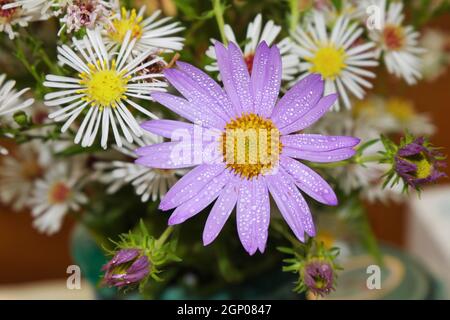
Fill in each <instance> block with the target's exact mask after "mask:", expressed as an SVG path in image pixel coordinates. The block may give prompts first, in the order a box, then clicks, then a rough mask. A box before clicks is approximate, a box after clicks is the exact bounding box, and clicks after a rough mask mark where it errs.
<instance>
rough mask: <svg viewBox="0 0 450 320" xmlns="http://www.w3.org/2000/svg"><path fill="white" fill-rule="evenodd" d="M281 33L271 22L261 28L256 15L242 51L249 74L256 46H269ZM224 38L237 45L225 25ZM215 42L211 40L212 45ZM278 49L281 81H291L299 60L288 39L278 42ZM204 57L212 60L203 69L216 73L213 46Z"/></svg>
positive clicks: (230, 30) (231, 31)
mask: <svg viewBox="0 0 450 320" xmlns="http://www.w3.org/2000/svg"><path fill="white" fill-rule="evenodd" d="M280 32H281V27H280V26H278V25H276V24H275V23H274V22H273V21H272V20H269V21H268V22H267V23H266V24H265V25H264V27H263V25H262V15H261V14H258V15H257V16H256V17H255V19H254V20H253V21H252V22H250V23H249V25H248V27H247V35H246V38H245V41H244V43H245V45H244V49H243V53H244V60H245V63H246V64H247V68H248V69H249V72H250V73H251V71H252V66H253V59H254V57H255V50H256V47H257V46H258V44H260V43H261V42H262V41H265V42H266V43H267V45H268V46H271V45H272V44H273V43H274V42H275V40H276V38H277V37H278V34H279V33H280ZM225 36H226V37H227V40H228V41H231V42H234V43H236V44H239V43H240V42H238V41H237V40H236V36H235V34H234V31H233V29H232V28H231V26H230V25H228V24H227V25H225ZM215 41H216V40H215V39H211V42H212V43H213V44H214V42H215ZM276 45H277V47H278V49H280V54H281V61H282V64H283V74H282V79H283V80H292V79H294V76H295V75H296V74H297V73H298V64H299V60H298V58H297V56H296V55H295V54H293V53H292V43H291V41H290V39H289V38H284V39H283V40H281V41H280V42H278V43H276ZM206 55H207V56H208V57H210V58H211V59H213V60H214V62H213V63H212V64H211V65H208V66H206V67H205V69H206V70H208V71H212V72H217V71H219V68H218V66H217V57H216V52H215V50H214V45H211V46H210V47H209V48H208V50H207V51H206Z"/></svg>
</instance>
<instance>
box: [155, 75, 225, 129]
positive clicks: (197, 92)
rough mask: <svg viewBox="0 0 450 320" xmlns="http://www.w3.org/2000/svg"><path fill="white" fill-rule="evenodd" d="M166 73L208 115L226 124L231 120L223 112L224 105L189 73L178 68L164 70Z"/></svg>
mask: <svg viewBox="0 0 450 320" xmlns="http://www.w3.org/2000/svg"><path fill="white" fill-rule="evenodd" d="M164 75H165V77H166V78H167V80H169V82H170V83H171V84H172V85H173V86H174V87H175V88H176V89H177V90H178V91H179V92H180V93H181V94H182V95H183V96H184V97H185V98H187V99H188V100H189V101H190V102H191V103H192V104H193V105H195V106H201V107H202V108H201V109H202V111H203V112H204V113H205V114H207V115H208V117H210V118H211V119H214V121H215V122H217V123H221V126H224V125H225V123H226V122H227V120H229V117H228V116H227V114H226V113H224V112H223V109H222V107H221V106H220V105H218V104H217V103H216V100H215V99H213V98H211V97H210V95H209V94H208V93H207V92H206V91H205V90H203V88H202V87H200V86H199V85H198V83H197V82H196V81H195V80H192V78H190V77H189V75H188V74H187V73H185V72H183V71H181V70H177V69H167V70H165V71H164Z"/></svg>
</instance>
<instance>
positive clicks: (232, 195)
mask: <svg viewBox="0 0 450 320" xmlns="http://www.w3.org/2000/svg"><path fill="white" fill-rule="evenodd" d="M237 198H238V191H237V185H236V184H235V183H234V182H229V183H228V184H227V185H226V186H225V188H224V189H223V190H222V193H221V194H220V196H219V199H217V201H216V203H215V204H214V207H213V208H212V210H211V212H210V214H209V216H208V219H207V220H206V224H205V229H204V230H203V244H204V245H205V246H207V245H208V244H210V243H211V242H213V241H214V240H215V239H216V238H217V236H218V235H219V233H220V231H221V230H222V228H223V226H224V225H225V222H226V221H227V220H228V218H229V216H230V214H231V212H232V211H233V209H234V207H235V205H236V202H237Z"/></svg>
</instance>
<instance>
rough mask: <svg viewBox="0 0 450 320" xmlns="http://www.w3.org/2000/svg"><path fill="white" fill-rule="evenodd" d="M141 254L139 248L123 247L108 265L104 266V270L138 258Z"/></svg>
mask: <svg viewBox="0 0 450 320" xmlns="http://www.w3.org/2000/svg"><path fill="white" fill-rule="evenodd" d="M139 254H140V250H138V249H122V250H120V251H119V252H117V253H116V254H115V255H114V257H113V258H112V259H111V260H110V261H109V262H108V263H107V264H106V265H104V266H103V268H102V270H103V271H105V270H107V269H109V268H111V267H114V266H117V265H120V264H122V263H126V262H129V261H131V260H133V259H134V258H136V257H137V256H138V255H139Z"/></svg>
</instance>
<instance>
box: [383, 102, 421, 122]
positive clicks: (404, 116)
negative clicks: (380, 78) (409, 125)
mask: <svg viewBox="0 0 450 320" xmlns="http://www.w3.org/2000/svg"><path fill="white" fill-rule="evenodd" d="M386 108H387V110H388V112H389V113H390V114H392V115H393V116H394V117H395V118H396V119H398V120H400V121H408V120H410V119H412V118H413V117H414V115H415V114H416V111H415V110H414V106H413V104H412V103H411V102H410V101H408V100H406V99H401V98H391V99H389V100H388V101H387V105H386Z"/></svg>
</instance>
